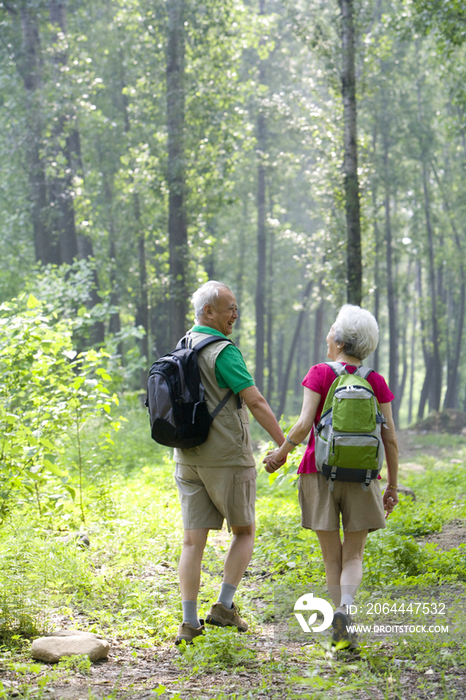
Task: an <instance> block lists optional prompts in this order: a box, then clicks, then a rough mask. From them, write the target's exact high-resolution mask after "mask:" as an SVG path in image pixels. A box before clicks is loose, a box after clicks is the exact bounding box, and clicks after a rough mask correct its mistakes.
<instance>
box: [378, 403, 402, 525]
mask: <svg viewBox="0 0 466 700" xmlns="http://www.w3.org/2000/svg"><path fill="white" fill-rule="evenodd" d="M380 410H381V411H382V413H383V415H384V418H385V421H386V424H387V425H386V426H385V425H382V442H383V446H384V447H385V460H386V462H387V488H386V489H385V491H384V494H383V504H384V508H385V510H386V511H387V515H389V514H390V513H391V512H392V510H393V508H394V507H395V506H396V504H397V503H398V493H397V490H396V488H397V486H398V440H397V439H396V431H395V423H394V422H393V416H392V405H391V404H390V403H381V404H380Z"/></svg>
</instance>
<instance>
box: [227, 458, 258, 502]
mask: <svg viewBox="0 0 466 700" xmlns="http://www.w3.org/2000/svg"><path fill="white" fill-rule="evenodd" d="M256 474H257V472H256V468H255V467H252V468H251V469H245V471H244V473H240V474H235V486H234V493H233V502H234V505H235V508H237V507H238V506H239V507H247V506H251V505H253V504H254V502H255V500H256Z"/></svg>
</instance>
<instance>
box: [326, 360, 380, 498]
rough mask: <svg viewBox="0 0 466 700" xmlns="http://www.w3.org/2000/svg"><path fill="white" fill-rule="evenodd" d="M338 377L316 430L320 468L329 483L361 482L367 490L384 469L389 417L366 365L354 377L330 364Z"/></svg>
mask: <svg viewBox="0 0 466 700" xmlns="http://www.w3.org/2000/svg"><path fill="white" fill-rule="evenodd" d="M326 364H327V365H328V366H329V367H331V368H332V370H333V371H334V372H335V374H336V379H335V380H334V382H333V384H332V386H331V387H330V389H329V391H328V394H327V396H326V399H325V403H324V408H323V410H322V415H321V417H320V421H319V424H318V425H317V427H316V430H315V442H316V453H315V454H316V467H317V471H319V472H321V474H323V475H324V476H325V477H326V478H327V481H328V483H329V489H330V491H332V490H333V482H334V481H335V479H337V480H338V481H356V482H358V481H359V482H361V486H362V488H363V489H364V490H365V491H367V489H368V488H369V485H370V483H371V481H372V479H376V478H377V477H378V475H379V473H380V470H381V469H382V464H383V458H384V448H383V443H382V438H381V430H382V425H383V424H384V423H385V418H384V417H383V414H382V413H381V411H380V406H379V402H378V401H377V399H376V397H375V394H374V392H373V391H372V387H371V385H370V384H369V382H368V381H367V377H368V376H369V374H370V373H371V372H372V370H371V369H369V367H363V366H362V365H361V366H360V367H358V368H357V370H356V372H355V373H354V374H350V373H349V372H348V371H347V369H346V367H345V366H344V365H342V364H341V363H340V362H327V363H326Z"/></svg>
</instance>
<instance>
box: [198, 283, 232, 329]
mask: <svg viewBox="0 0 466 700" xmlns="http://www.w3.org/2000/svg"><path fill="white" fill-rule="evenodd" d="M237 318H238V306H237V304H236V297H235V295H234V294H233V292H232V291H230V290H229V289H227V287H221V288H220V289H219V290H218V299H216V300H215V305H214V304H206V305H205V306H204V313H203V319H204V320H207V321H208V323H207V325H208V326H209V327H210V328H215V330H217V331H220V333H223V335H231V334H232V333H233V324H234V323H235V321H236V319H237Z"/></svg>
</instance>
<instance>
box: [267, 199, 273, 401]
mask: <svg viewBox="0 0 466 700" xmlns="http://www.w3.org/2000/svg"><path fill="white" fill-rule="evenodd" d="M271 210H272V207H271ZM273 254H274V235H273V230H272V231H270V245H269V260H268V271H267V277H268V284H267V298H268V305H267V396H266V398H267V402H268V403H269V404H271V403H272V400H273V394H274V391H275V374H274V356H273V348H274V343H273V338H274V334H273V319H274V312H275V308H274V303H273V302H274V294H273V290H274V277H273V270H274V262H275V261H274V255H273Z"/></svg>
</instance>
